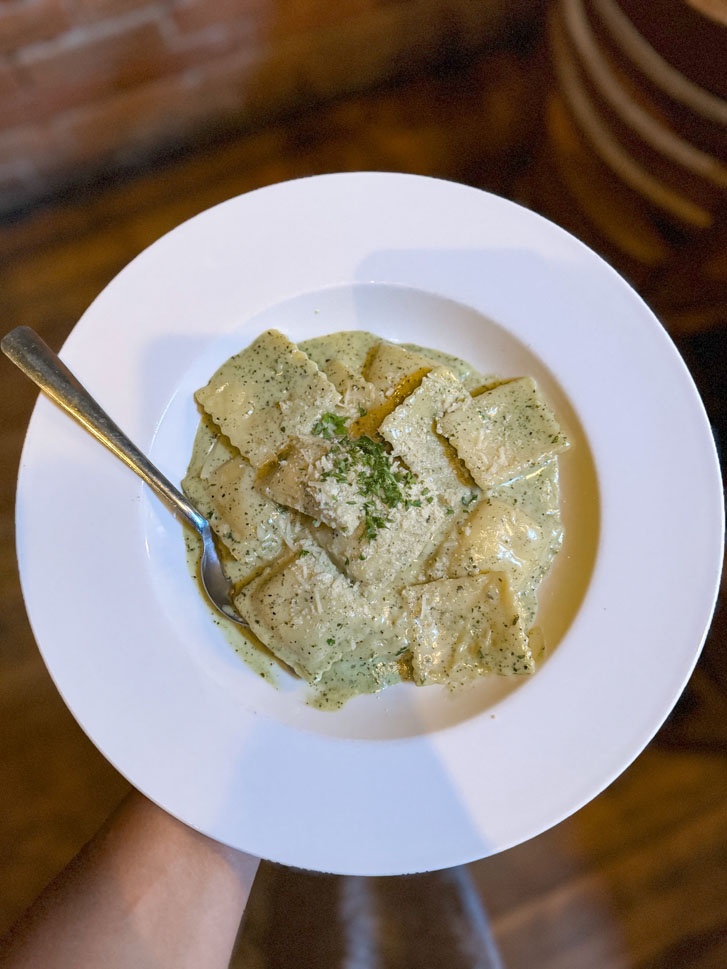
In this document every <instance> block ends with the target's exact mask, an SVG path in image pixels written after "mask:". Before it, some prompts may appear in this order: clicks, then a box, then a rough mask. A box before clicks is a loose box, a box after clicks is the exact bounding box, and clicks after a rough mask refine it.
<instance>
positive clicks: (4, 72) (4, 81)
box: [0, 60, 20, 113]
mask: <svg viewBox="0 0 727 969" xmlns="http://www.w3.org/2000/svg"><path fill="white" fill-rule="evenodd" d="M19 93H20V81H19V80H18V74H17V71H16V70H15V69H14V68H13V67H12V66H11V65H10V64H7V63H5V62H4V61H2V60H0V113H1V112H2V105H3V102H4V101H6V100H8V101H9V100H11V99H12V98H14V97H17V95H18V94H19Z"/></svg>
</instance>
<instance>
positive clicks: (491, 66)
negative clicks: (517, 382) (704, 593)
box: [0, 0, 727, 969]
mask: <svg viewBox="0 0 727 969" xmlns="http://www.w3.org/2000/svg"><path fill="white" fill-rule="evenodd" d="M361 169H378V170H387V171H405V172H415V173H420V174H426V175H434V176H439V177H443V178H448V179H454V180H457V181H461V182H465V183H467V184H470V185H474V186H478V187H480V188H484V189H488V190H490V191H493V192H496V193H498V194H501V195H504V196H506V197H508V198H512V199H514V200H516V201H519V202H521V203H523V204H525V205H527V206H528V207H530V208H532V209H534V210H535V211H538V212H540V213H542V214H544V215H546V216H548V217H549V218H551V219H552V220H554V221H555V222H557V223H559V224H560V225H562V226H564V227H565V228H567V229H569V230H570V231H572V232H573V233H574V234H575V235H577V236H578V237H579V238H581V239H582V240H583V241H585V242H586V243H588V244H589V245H590V246H592V247H593V248H594V249H595V250H596V251H597V252H599V253H601V254H602V255H603V256H605V258H606V259H608V260H609V261H610V262H611V264H612V265H614V266H615V268H616V269H618V270H619V271H620V272H621V273H623V274H624V275H625V276H626V278H627V279H629V280H630V281H631V282H632V284H633V285H634V286H635V287H636V289H637V290H638V291H639V292H640V293H641V294H642V295H643V296H644V298H645V299H646V300H647V302H648V303H649V304H650V305H651V306H652V308H653V309H654V310H655V311H656V313H657V315H658V316H659V318H660V319H661V321H662V323H663V324H664V326H665V327H666V328H667V330H668V331H669V333H670V334H671V336H672V338H673V339H674V341H675V343H676V344H677V346H678V348H679V350H680V352H681V353H682V355H683V356H684V358H685V360H686V362H687V365H688V366H689V368H690V369H691V371H692V374H693V376H694V378H695V380H696V382H697V385H698V387H699V389H700V392H701V394H702V396H703V399H704V401H705V405H706V407H707V411H708V413H709V416H710V419H711V421H712V424H713V427H714V430H715V436H716V439H717V442H718V447H719V448H720V449H721V448H722V447H723V446H724V442H725V440H727V420H726V410H727V394H726V393H725V380H724V375H725V369H726V363H727V352H726V349H725V348H726V346H727V193H726V188H727V0H649V3H645V2H643V0H552V2H549V0H338V2H336V3H333V2H331V0H3V2H2V3H1V4H0V309H1V310H2V313H1V318H2V321H3V330H8V329H10V328H12V327H13V326H16V325H19V324H21V323H24V324H28V325H30V326H33V327H35V328H36V329H37V330H38V331H39V332H40V333H41V335H42V336H43V337H44V338H45V339H46V340H47V342H48V343H50V344H51V346H52V347H53V348H54V349H56V350H57V349H59V348H60V346H61V345H62V343H63V341H64V339H65V338H66V336H67V335H68V333H69V332H70V330H71V328H72V326H73V324H74V323H75V321H76V320H77V319H78V317H79V316H80V315H81V314H82V312H83V311H84V309H85V308H86V307H87V306H88V304H89V303H90V302H91V300H92V299H93V298H94V297H95V296H96V295H97V294H98V293H99V291H100V290H101V289H102V288H103V287H104V285H105V284H106V283H107V282H108V281H109V280H110V279H111V278H112V277H113V276H114V275H115V274H116V273H117V272H118V271H119V270H120V269H121V268H122V267H123V266H124V265H125V264H126V263H127V262H128V261H129V260H130V259H131V258H133V257H134V256H135V255H136V254H137V253H138V252H140V251H141V250H142V249H143V248H144V247H145V246H147V245H148V244H150V243H151V242H153V241H154V240H155V239H156V238H158V237H159V236H160V235H161V234H162V233H164V232H166V231H168V230H169V229H171V228H173V227H174V226H175V225H177V224H178V223H180V222H181V221H182V220H184V219H186V218H188V217H190V216H192V215H194V214H196V213H197V212H199V211H201V210H203V209H205V208H207V207H209V206H210V205H213V204H215V203H217V202H220V201H222V200H224V199H226V198H229V197H230V196H233V195H236V194H239V193H241V192H245V191H248V190H250V189H254V188H257V187H260V186H263V185H267V184H270V183H271V182H276V181H280V180H283V179H288V178H295V177H298V176H302V175H309V174H317V173H322V172H332V171H352V170H361ZM0 366H1V367H2V368H3V369H2V379H1V380H0V405H1V407H2V414H3V420H2V425H1V429H0V434H1V435H2V454H3V460H2V463H1V465H0V503H1V507H0V512H1V516H2V517H1V521H2V525H1V528H2V532H1V533H0V534H1V537H2V541H1V545H0V556H1V558H0V563H1V569H0V632H1V634H2V650H0V884H1V885H2V890H1V891H0V932H2V931H4V929H5V928H6V927H7V926H8V925H9V924H10V923H11V922H12V921H13V920H14V919H15V918H16V917H17V916H18V914H19V913H20V912H21V911H22V910H23V909H24V908H25V907H26V906H27V905H28V904H29V902H30V901H31V900H32V899H33V897H34V896H35V895H36V894H37V892H38V891H39V890H40V889H41V888H42V887H43V886H44V884H45V883H46V882H47V881H48V880H49V879H50V878H51V877H52V876H53V875H54V874H55V873H56V872H57V871H58V870H59V869H60V868H61V867H62V866H63V865H64V864H65V863H66V862H67V861H68V860H69V859H70V857H71V856H72V855H73V854H74V853H75V852H76V851H77V850H78V848H79V847H80V846H81V845H82V844H83V843H84V841H85V840H86V839H87V838H89V837H90V836H91V835H92V834H93V833H94V831H95V830H96V828H97V827H98V826H99V824H100V823H101V821H102V820H103V819H104V818H105V817H106V816H107V814H108V813H109V812H110V810H111V809H112V808H113V807H114V806H115V804H116V803H117V802H118V801H119V799H120V798H121V797H122V795H123V793H124V792H125V791H126V789H127V786H126V782H125V781H124V780H123V779H122V778H121V777H119V776H118V775H117V774H116V773H115V771H114V770H113V769H112V768H111V767H110V766H109V765H108V764H107V763H106V762H105V761H104V760H103V758H102V757H101V756H100V754H98V752H97V751H96V750H95V749H94V748H93V747H92V745H91V744H90V742H89V741H88V740H87V739H86V738H85V736H84V735H83V734H82V733H81V731H80V729H79V728H78V727H77V726H76V724H75V722H74V721H73V720H72V718H71V716H70V714H69V713H68V711H67V710H66V708H65V706H64V705H63V702H62V700H61V699H60V697H59V695H58V694H57V692H56V690H55V688H54V686H53V684H52V682H51V681H50V679H49V677H48V675H47V673H46V672H45V668H44V667H43V664H42V662H41V660H40V658H39V655H38V653H37V650H36V647H35V644H34V641H33V638H32V634H31V632H30V628H29V626H28V623H27V619H26V616H25V612H24V609H23V604H22V598H21V594H20V587H19V582H18V578H17V571H16V562H15V551H14V536H13V501H14V490H15V476H16V472H17V465H18V461H19V456H20V448H21V445H22V439H23V436H24V433H25V428H26V426H27V422H28V419H29V417H30V412H31V409H32V405H33V402H34V399H35V394H34V392H33V390H32V387H31V385H30V384H29V383H28V382H27V381H26V380H24V378H22V377H21V376H20V375H19V374H18V373H16V372H14V371H13V368H12V367H11V366H10V364H9V363H7V362H3V361H0ZM645 379H647V380H648V374H645ZM688 500H689V497H688V496H685V501H688ZM665 527H668V526H667V524H666V523H665ZM688 574H689V569H688V563H685V581H688ZM49 581H52V576H49ZM726 648H727V618H726V610H725V595H724V580H723V594H722V597H721V600H720V603H719V604H718V609H717V613H716V617H715V621H714V623H713V626H712V629H711V632H710V635H709V638H708V640H707V643H706V646H705V649H704V652H703V654H702V658H701V659H700V662H699V664H698V666H697V669H696V671H695V673H694V675H693V677H692V679H691V681H690V684H689V686H688V688H687V690H686V691H685V693H684V695H683V697H682V699H681V700H680V701H679V703H678V705H677V707H676V709H675V710H674V712H673V714H672V715H671V717H670V718H669V720H668V721H667V723H666V724H665V726H664V727H663V728H662V730H661V731H660V732H659V734H658V735H657V737H656V738H655V739H654V740H653V741H652V743H651V744H650V745H649V747H648V748H647V749H646V751H645V752H644V753H643V754H642V755H641V757H639V758H638V760H637V761H636V762H635V764H634V765H633V766H632V767H631V768H629V769H628V770H627V771H626V772H625V773H624V774H623V775H622V776H621V777H620V778H619V779H618V780H617V781H616V782H615V783H614V784H613V785H612V786H611V787H610V788H609V789H608V790H607V791H605V792H604V793H603V794H602V795H600V796H599V797H598V798H596V799H595V800H594V801H593V802H592V803H591V804H589V805H588V806H587V807H585V808H584V809H583V810H581V811H580V812H578V814H576V815H575V816H574V817H572V818H570V819H569V820H567V821H565V822H563V823H562V824H560V825H558V826H557V827H556V828H554V829H552V830H551V831H549V832H547V833H545V834H543V835H541V836H540V837H538V838H536V839H534V840H533V841H531V842H529V843H527V844H525V845H522V846H520V847H518V848H515V849H512V850H511V851H508V852H504V853H503V854H501V855H499V856H496V857H494V858H491V859H486V860H484V861H482V862H479V863H477V864H475V865H472V866H469V868H468V869H462V870H453V871H451V872H447V873H441V874H434V875H423V876H412V877H410V878H401V879H374V880H371V881H369V882H367V883H366V884H365V886H363V887H362V885H361V884H358V883H356V880H346V879H336V878H332V877H330V876H316V875H311V874H307V873H302V872H295V871H290V870H287V869H283V868H279V867H276V866H272V865H267V866H264V868H263V869H262V870H261V875H260V877H259V880H258V883H257V884H256V888H255V891H254V893H253V898H252V900H251V904H250V909H249V914H248V918H247V921H246V924H245V926H244V930H243V931H242V933H241V937H240V940H239V944H238V952H237V955H236V957H235V960H236V961H235V964H236V965H238V964H239V965H246V966H251V967H255V969H261V967H267V966H271V967H281V969H283V967H286V966H296V967H299V969H300V967H307V966H311V967H312V966H316V967H321V966H337V965H339V964H340V965H348V966H354V965H360V966H362V967H363V966H369V965H370V966H382V967H387V969H398V967H402V969H403V967H406V969H419V967H422V969H423V967H428V966H435V965H447V966H448V967H450V969H458V967H460V966H462V967H485V966H487V965H496V964H497V961H496V960H497V958H500V959H501V960H502V964H503V965H504V966H506V967H507V969H533V967H536V966H537V967H538V969H590V967H598V969H677V967H678V969H724V966H727V891H726V888H727V725H726V724H727V716H725V710H726V707H725V701H726V699H727V659H726V658H725V649H726ZM362 893H363V894H362ZM483 904H484V908H485V909H486V911H487V913H488V916H489V927H488V924H487V923H486V922H485V920H484V918H483V908H482V906H483ZM364 910H365V913H366V914H365V918H364V916H363V915H362V914H361V913H362V912H364ZM341 913H343V915H342V914H341ZM357 913H358V914H357ZM344 916H345V918H344ZM346 919H348V920H349V921H350V920H351V919H354V920H355V919H364V921H363V922H362V923H361V924H362V925H364V923H365V933H364V934H366V935H367V938H369V943H368V946H369V948H366V946H364V949H363V950H361V951H360V952H359V957H358V958H359V962H355V961H352V959H353V956H352V955H351V952H350V951H349V948H347V947H350V944H351V938H352V936H351V933H350V932H349V933H348V934H346V931H344V929H345V925H344V923H345V921H346ZM361 931H362V932H363V931H364V929H362V930H361ZM493 939H494V945H495V946H496V948H497V950H499V953H500V956H499V957H497V956H496V955H495V954H494V950H493V949H492V948H491V945H492V944H493ZM361 952H363V955H361ZM487 953H489V956H487ZM487 958H490V959H491V960H494V961H491V962H487V961H486V959H487Z"/></svg>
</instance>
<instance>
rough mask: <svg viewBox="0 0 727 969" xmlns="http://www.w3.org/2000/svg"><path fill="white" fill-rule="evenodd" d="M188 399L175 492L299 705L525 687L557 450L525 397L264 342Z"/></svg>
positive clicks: (371, 340) (521, 391) (375, 342)
mask: <svg viewBox="0 0 727 969" xmlns="http://www.w3.org/2000/svg"><path fill="white" fill-rule="evenodd" d="M483 383H484V384H486V388H487V389H485V390H482V389H481V388H482V385H483ZM196 397H197V400H198V402H199V404H200V406H201V407H202V409H203V415H202V420H201V423H200V428H199V431H198V434H197V438H196V442H195V449H194V453H193V456H192V460H191V462H190V466H189V470H188V473H187V476H186V478H185V479H184V483H183V486H184V489H185V492H186V493H187V495H188V496H189V498H190V500H192V501H193V502H194V503H195V504H196V506H197V507H198V508H199V509H200V511H202V513H203V514H204V515H205V516H207V517H208V518H209V520H210V522H211V524H212V527H213V529H214V531H215V533H216V535H217V536H218V538H219V539H220V540H221V543H222V544H223V546H224V549H225V554H224V556H223V562H224V567H225V568H226V570H227V572H228V575H229V576H230V578H231V579H232V580H233V582H234V583H235V589H236V592H235V596H234V603H235V607H236V608H237V610H238V611H239V613H240V615H241V616H242V617H243V618H244V619H246V620H247V622H248V623H249V624H250V629H251V636H252V635H254V637H255V638H256V639H255V641H256V642H260V643H262V644H264V645H265V646H266V647H267V648H268V649H269V650H270V651H271V652H272V653H273V654H274V655H275V656H277V657H278V659H279V660H280V661H281V662H282V663H283V664H285V665H286V666H287V667H289V668H290V669H292V670H293V671H294V672H295V673H296V674H297V675H298V676H300V677H301V678H302V679H304V680H306V681H307V682H308V683H309V684H311V685H313V686H314V688H315V693H314V701H313V702H316V703H319V704H320V705H322V706H324V707H327V708H334V707H337V706H340V705H341V703H342V702H344V701H345V700H346V699H347V698H348V697H350V696H352V695H354V694H356V693H367V692H369V693H370V692H376V691H378V690H380V689H384V688H386V687H389V686H392V685H393V684H395V683H398V682H401V681H407V680H408V681H411V682H413V683H414V685H416V686H430V685H443V686H446V687H448V688H450V689H458V688H460V687H461V686H462V685H464V684H465V683H468V682H471V681H473V680H476V679H478V678H480V677H482V676H490V675H521V674H529V673H531V672H533V670H534V669H535V667H536V665H537V664H538V663H539V662H540V661H541V659H542V657H543V656H544V655H545V652H546V650H545V645H544V641H543V636H542V632H541V631H540V629H539V627H538V626H537V624H536V620H537V606H538V602H537V591H538V588H539V585H540V583H541V582H542V580H543V578H544V577H545V576H546V575H547V574H548V572H549V571H550V569H551V567H552V564H553V560H554V558H555V556H556V555H557V554H558V552H559V550H560V548H561V546H562V543H563V526H562V522H561V518H560V487H559V471H558V467H559V455H560V454H561V453H562V452H563V451H564V450H565V449H566V448H567V447H568V446H569V442H568V439H567V437H566V434H565V432H564V430H563V429H562V428H561V426H560V424H559V422H558V420H557V418H556V416H555V414H554V413H553V411H552V410H551V408H550V407H549V405H548V403H547V402H546V400H545V398H544V397H543V396H542V394H541V393H540V391H539V389H538V387H537V385H536V384H535V382H534V381H533V380H532V379H531V378H528V377H523V378H516V379H514V380H503V379H500V378H494V377H484V376H483V375H482V374H481V373H480V372H479V371H477V370H476V369H475V368H473V367H471V366H470V365H469V364H467V363H466V362H464V361H461V360H458V359H457V358H456V357H452V356H451V355H449V354H445V353H443V352H442V351H436V350H431V351H427V350H426V349H424V348H419V347H415V346H412V345H410V346H406V347H404V346H400V345H398V344H393V343H391V342H389V341H386V340H380V339H379V338H378V337H376V336H374V335H373V334H370V333H364V332H350V333H339V334H334V335H332V336H330V337H317V338H314V339H312V340H307V341H305V342H304V343H302V344H300V346H299V347H296V346H295V345H294V344H293V343H291V342H290V341H289V340H288V339H287V338H286V337H285V336H283V335H282V334H281V333H278V332H277V331H274V330H271V331H267V332H266V333H264V334H262V335H261V336H260V337H258V339H257V340H255V341H254V342H253V343H252V344H251V345H250V347H248V348H247V349H246V350H242V351H241V352H240V353H238V354H236V355H235V356H234V357H232V358H231V359H230V360H229V361H228V362H227V363H226V364H223V366H222V367H220V368H219V370H218V371H217V373H216V374H215V375H214V376H213V377H212V379H211V380H210V382H209V383H208V384H207V386H206V387H204V388H202V389H201V390H200V391H198V392H197V395H196ZM316 698H317V699H316Z"/></svg>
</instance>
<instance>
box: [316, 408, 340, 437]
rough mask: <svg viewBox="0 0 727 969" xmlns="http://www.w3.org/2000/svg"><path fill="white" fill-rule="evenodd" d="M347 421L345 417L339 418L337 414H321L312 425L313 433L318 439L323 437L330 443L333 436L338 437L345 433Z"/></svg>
mask: <svg viewBox="0 0 727 969" xmlns="http://www.w3.org/2000/svg"><path fill="white" fill-rule="evenodd" d="M347 420H348V418H347V417H339V416H338V414H330V413H329V414H323V415H322V416H321V419H320V420H319V421H316V422H315V424H314V425H313V433H314V434H316V435H318V437H324V438H325V439H326V440H327V441H332V440H333V435H334V434H335V435H336V436H340V435H341V434H345V433H346V421H347Z"/></svg>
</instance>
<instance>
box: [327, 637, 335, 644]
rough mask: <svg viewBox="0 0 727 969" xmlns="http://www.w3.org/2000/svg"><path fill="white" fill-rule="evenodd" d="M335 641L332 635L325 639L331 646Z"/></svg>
mask: <svg viewBox="0 0 727 969" xmlns="http://www.w3.org/2000/svg"><path fill="white" fill-rule="evenodd" d="M335 641H336V640H335V639H334V638H333V636H330V637H329V638H328V639H327V640H326V642H327V643H328V645H329V646H333V644H334V643H335Z"/></svg>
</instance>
